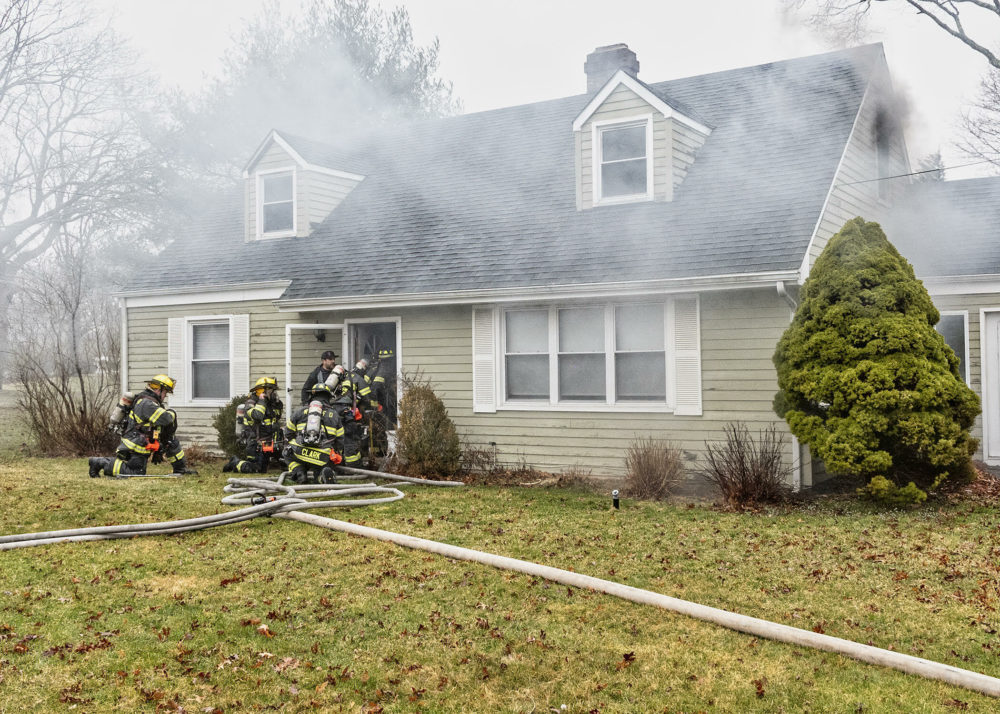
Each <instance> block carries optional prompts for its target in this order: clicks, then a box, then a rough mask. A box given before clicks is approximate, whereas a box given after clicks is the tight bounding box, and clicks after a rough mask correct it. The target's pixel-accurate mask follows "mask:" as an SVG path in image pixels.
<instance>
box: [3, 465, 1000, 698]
mask: <svg viewBox="0 0 1000 714" xmlns="http://www.w3.org/2000/svg"><path fill="white" fill-rule="evenodd" d="M339 470H340V471H341V472H342V478H344V479H361V478H365V477H378V478H383V479H387V480H390V481H395V482H397V483H398V484H399V485H401V486H402V485H405V484H407V483H421V484H427V485H436V486H461V485H462V484H461V483H460V482H457V481H425V480H423V479H414V478H410V477H406V476H400V475H398V474H388V473H384V472H378V471H366V470H364V469H350V468H343V467H341V468H339ZM344 472H346V473H344ZM283 476H284V474H282V476H280V477H278V478H277V479H269V478H256V479H250V478H246V479H244V478H230V479H229V481H228V483H227V484H226V486H225V488H224V489H223V490H224V491H225V492H226V493H227V494H228V495H227V496H225V497H223V499H222V503H223V504H224V505H242V506H244V507H243V508H241V509H239V510H236V511H229V512H227V513H219V514H215V515H212V516H203V517H201V518H189V519H185V520H180V521H166V522H162V523H147V524H139V525H127V526H97V527H93V528H79V529H72V530H62V531H48V532H44V533H24V534H19V535H10V536H0V550H11V549H14V548H25V547H29V546H33V545H45V544H50V543H59V542H66V541H87V540H104V539H109V538H130V537H132V536H137V535H164V534H172V533H184V532H187V531H193V530H199V529H203V528H211V527H214V526H220V525H227V524H230V523H239V522H241V521H246V520H250V519H252V518H257V517H259V516H275V517H278V518H284V519H289V520H295V521H299V522H301V523H308V524H310V525H315V526H319V527H322V528H327V529H329V530H336V531H341V532H344V533H350V534H353V535H357V536H361V537H365V538H374V539H377V540H382V541H387V542H391V543H395V544H397V545H400V546H403V547H406V548H414V549H419V550H424V551H427V552H431V553H436V554H438V555H441V556H444V557H447V558H454V559H457V560H468V561H473V562H477V563H482V564H484V565H489V566H492V567H495V568H500V569H504V570H513V571H517V572H521V573H525V574H527V575H530V576H533V577H540V578H544V579H546V580H551V581H553V582H557V583H562V584H564V585H568V586H572V587H578V588H586V589H589V590H593V591H596V592H602V593H606V594H608V595H614V596H616V597H620V598H622V599H625V600H629V601H632V602H636V603H640V604H645V605H653V606H655V607H659V608H662V609H665V610H669V611H671V612H676V613H679V614H682V615H686V616H689V617H693V618H696V619H699V620H704V621H706V622H711V623H714V624H717V625H721V626H723V627H726V628H728V629H731V630H736V631H737V632H744V633H747V634H752V635H756V636H758V637H764V638H767V639H771V640H776V641H778V642H785V643H788V644H793V645H799V646H805V647H812V648H815V649H819V650H823V651H826V652H833V653H835V654H840V655H844V656H846V657H851V658H853V659H856V660H859V661H862V662H867V663H870V664H876V665H881V666H885V667H890V668H892V669H896V670H899V671H901V672H906V673H908V674H915V675H918V676H922V677H926V678H928V679H936V680H939V681H942V682H947V683H948V684H952V685H955V686H959V687H964V688H966V689H970V690H973V691H977V692H981V693H983V694H987V695H990V696H993V697H1000V679H997V678H996V677H991V676H989V675H985V674H981V673H979V672H973V671H970V670H966V669H961V668H959V667H953V666H951V665H946V664H942V663H940V662H934V661H932V660H927V659H923V658H921V657H914V656H912V655H907V654H903V653H901V652H894V651H891V650H885V649H881V648H878V647H874V646H871V645H863V644H860V643H858V642H852V641H851V640H845V639H841V638H839V637H832V636H830V635H826V634H821V633H817V632H812V631H809V630H803V629H800V628H797V627H791V626H789V625H783V624H780V623H775V622H770V621H768V620H762V619H759V618H756V617H748V616H746V615H740V614H738V613H735V612H730V611H728V610H721V609H719V608H714V607H710V606H707V605H701V604H699V603H694V602H690V601H687V600H680V599H677V598H673V597H669V596H667V595H663V594H660V593H656V592H651V591H649V590H642V589H640V588H635V587H631V586H628V585H623V584H622V583H616V582H613V581H609V580H603V579H601V578H595V577H592V576H589V575H583V574H581V573H576V572H572V571H569V570H562V569H560V568H553V567H550V566H546V565H540V564H538V563H532V562H530V561H526V560H518V559H516V558H509V557H506V556H501V555H496V554H493V553H485V552H482V551H477V550H472V549H470V548H462V547H460V546H454V545H450V544H447V543H439V542H436V541H431V540H426V539H424V538H417V537H414V536H408V535H404V534H400V533H393V532H391V531H383V530H378V529H375V528H369V527H366V526H361V525H358V524H355V523H349V522H346V521H337V520H334V519H332V518H324V517H322V516H317V515H315V514H312V513H303V512H302V511H303V509H312V508H331V507H341V508H350V507H356V506H364V505H370V504H374V503H391V502H393V501H398V500H399V499H401V498H403V497H404V494H403V492H402V491H400V490H399V489H398V488H396V487H393V486H379V485H376V484H374V483H357V484H345V483H338V484H304V485H303V484H295V485H286V484H284V483H283V482H282V481H283ZM373 494H374V497H369V498H357V497H358V496H363V495H368V496H371V495H373ZM383 494H385V495H383ZM348 496H349V497H351V498H344V497H348ZM313 499H320V500H313Z"/></svg>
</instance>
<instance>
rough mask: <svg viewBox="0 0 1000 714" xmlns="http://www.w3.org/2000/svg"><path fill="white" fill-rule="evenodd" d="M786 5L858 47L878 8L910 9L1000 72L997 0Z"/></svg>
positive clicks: (830, 0)
mask: <svg viewBox="0 0 1000 714" xmlns="http://www.w3.org/2000/svg"><path fill="white" fill-rule="evenodd" d="M783 1H784V5H785V8H786V10H787V11H788V12H790V13H792V14H798V15H801V16H804V17H805V21H806V23H807V24H808V25H809V26H811V27H813V28H814V29H816V30H818V31H820V32H821V33H823V34H824V35H826V36H827V38H828V39H839V40H841V41H843V42H845V43H847V44H857V43H858V42H860V41H863V40H864V39H865V37H866V36H867V35H868V32H869V22H870V19H871V10H872V7H873V6H874V5H885V6H886V7H893V8H897V9H899V10H905V9H910V10H912V11H913V12H915V13H916V14H917V15H919V16H920V17H922V18H926V19H927V20H928V21H929V22H932V23H934V24H935V25H936V26H937V27H939V28H940V29H941V30H942V31H944V32H945V33H947V34H949V35H951V36H952V37H954V38H955V39H957V40H958V41H960V42H962V43H964V44H965V45H967V46H968V47H969V48H971V49H972V50H974V51H975V52H978V53H979V54H981V55H982V56H983V57H985V58H986V61H987V62H989V63H990V65H991V66H992V67H994V68H996V69H1000V53H998V51H997V49H996V48H995V47H991V44H992V43H993V42H995V41H996V32H997V27H998V26H1000V3H998V2H996V1H995V0H783Z"/></svg>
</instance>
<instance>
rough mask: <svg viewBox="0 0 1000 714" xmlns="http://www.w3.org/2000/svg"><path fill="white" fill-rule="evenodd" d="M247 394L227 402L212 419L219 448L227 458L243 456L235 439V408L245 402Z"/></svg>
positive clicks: (237, 440)
mask: <svg viewBox="0 0 1000 714" xmlns="http://www.w3.org/2000/svg"><path fill="white" fill-rule="evenodd" d="M248 396H249V395H247V394H240V395H237V396H235V397H233V398H232V399H231V400H229V404H227V405H226V406H224V407H220V408H219V411H217V412H216V413H215V416H214V417H213V418H212V426H214V427H215V433H216V435H217V438H218V441H219V448H220V449H222V450H223V451H224V452H225V453H226V455H227V456H243V450H242V449H241V448H240V442H239V439H237V438H236V408H237V407H238V406H239V405H240V404H242V403H243V402H245V401H246V400H247V397H248Z"/></svg>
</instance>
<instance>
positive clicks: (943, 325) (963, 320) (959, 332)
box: [935, 312, 969, 384]
mask: <svg viewBox="0 0 1000 714" xmlns="http://www.w3.org/2000/svg"><path fill="white" fill-rule="evenodd" d="M935 329H936V330H937V331H938V332H940V333H941V336H942V337H944V341H945V343H946V344H947V345H948V346H949V347H951V349H953V350H954V351H955V356H956V357H958V374H959V376H960V377H961V378H962V379H963V380H964V381H965V383H966V384H968V382H969V373H968V365H967V363H966V355H967V354H968V334H969V331H968V313H965V312H960V313H941V320H940V321H939V322H938V324H937V325H935Z"/></svg>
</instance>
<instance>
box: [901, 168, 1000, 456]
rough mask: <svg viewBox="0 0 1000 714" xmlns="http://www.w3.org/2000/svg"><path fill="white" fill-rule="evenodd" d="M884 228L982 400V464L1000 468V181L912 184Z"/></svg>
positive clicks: (978, 424)
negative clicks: (935, 312) (932, 306)
mask: <svg viewBox="0 0 1000 714" xmlns="http://www.w3.org/2000/svg"><path fill="white" fill-rule="evenodd" d="M882 223H883V228H884V229H885V231H886V234H887V236H888V237H889V240H890V241H892V243H893V244H894V245H895V246H896V248H897V249H898V250H899V251H900V252H901V253H902V254H903V255H904V256H906V258H907V259H908V260H909V261H910V263H911V264H912V265H913V269H914V271H915V272H916V274H917V277H918V278H920V279H921V280H922V281H923V283H924V286H925V287H926V288H927V291H928V292H929V293H930V295H931V298H932V299H933V300H934V304H935V306H936V307H937V308H938V311H939V312H940V313H941V320H940V322H939V323H938V325H937V329H938V331H940V332H941V333H942V334H943V335H944V338H945V341H946V342H947V343H948V344H949V345H950V346H951V348H952V349H953V350H954V351H955V354H956V355H957V356H958V358H959V363H960V364H959V371H960V373H961V375H962V378H963V379H964V380H965V383H966V384H968V385H969V386H970V387H971V388H972V390H973V391H975V392H976V394H978V395H979V396H980V398H981V400H982V410H983V411H982V414H981V415H980V417H979V418H978V419H977V420H976V424H975V426H974V427H973V432H972V433H973V436H975V437H976V438H978V439H979V440H980V445H979V452H978V454H977V457H978V458H980V459H982V460H983V461H985V462H986V463H988V464H990V465H994V466H995V465H1000V177H990V178H976V179H965V180H962V181H928V182H925V183H916V184H912V185H910V186H908V187H907V188H906V190H905V191H904V192H903V194H902V195H901V196H900V197H899V198H898V199H897V200H896V201H894V202H893V205H892V206H891V207H890V209H889V210H888V211H887V213H886V215H885V217H884V218H883V219H882Z"/></svg>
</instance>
